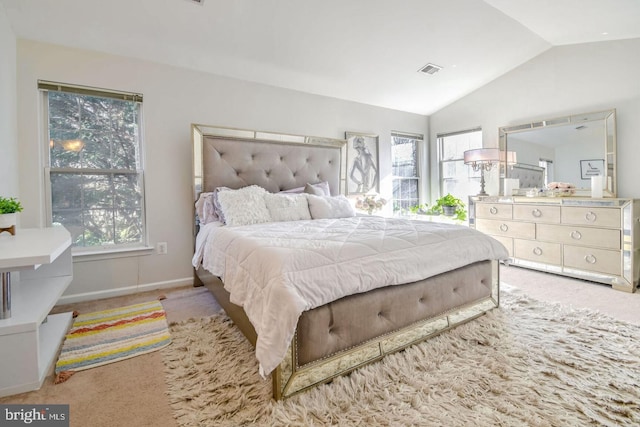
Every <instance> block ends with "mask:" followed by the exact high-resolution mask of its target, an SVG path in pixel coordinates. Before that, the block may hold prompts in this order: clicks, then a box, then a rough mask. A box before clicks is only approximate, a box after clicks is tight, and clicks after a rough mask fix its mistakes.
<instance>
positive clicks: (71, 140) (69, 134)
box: [38, 81, 146, 251]
mask: <svg viewBox="0 0 640 427" xmlns="http://www.w3.org/2000/svg"><path fill="white" fill-rule="evenodd" d="M38 87H39V89H40V90H41V91H42V93H43V97H44V108H45V115H44V116H45V120H47V122H46V129H47V144H48V166H49V167H48V168H47V171H46V178H47V191H48V196H49V197H48V199H49V200H48V201H47V203H48V207H49V213H50V215H51V216H50V218H51V223H53V224H62V225H64V226H65V227H66V228H67V229H68V230H69V232H70V233H71V237H72V242H73V245H74V247H76V248H84V250H85V251H86V249H88V248H91V249H96V248H102V249H124V248H127V247H135V246H137V247H139V246H142V245H144V244H146V232H145V224H144V218H145V213H144V189H143V169H142V156H141V122H142V121H141V112H142V95H139V94H130V93H123V92H115V91H104V90H100V89H92V88H86V87H80V86H70V85H64V84H58V83H51V82H43V81H39V82H38ZM80 250H83V249H80Z"/></svg>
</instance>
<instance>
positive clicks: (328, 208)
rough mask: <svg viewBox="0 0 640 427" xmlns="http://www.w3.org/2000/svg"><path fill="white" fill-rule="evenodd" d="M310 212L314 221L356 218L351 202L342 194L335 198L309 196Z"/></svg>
mask: <svg viewBox="0 0 640 427" xmlns="http://www.w3.org/2000/svg"><path fill="white" fill-rule="evenodd" d="M307 197H308V198H309V211H310V212H311V218H313V219H325V218H350V217H352V216H356V211H355V209H354V208H353V206H351V202H350V201H349V199H347V198H346V197H345V196H343V195H342V194H341V195H339V196H335V197H323V196H314V195H312V194H309V196H307Z"/></svg>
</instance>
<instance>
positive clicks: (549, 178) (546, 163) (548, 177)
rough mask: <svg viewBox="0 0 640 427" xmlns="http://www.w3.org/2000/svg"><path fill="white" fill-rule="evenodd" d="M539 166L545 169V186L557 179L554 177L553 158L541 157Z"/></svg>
mask: <svg viewBox="0 0 640 427" xmlns="http://www.w3.org/2000/svg"><path fill="white" fill-rule="evenodd" d="M538 166H540V167H541V168H542V169H544V185H545V186H546V185H547V184H549V183H550V182H553V181H555V178H554V177H553V160H548V159H540V160H539V161H538Z"/></svg>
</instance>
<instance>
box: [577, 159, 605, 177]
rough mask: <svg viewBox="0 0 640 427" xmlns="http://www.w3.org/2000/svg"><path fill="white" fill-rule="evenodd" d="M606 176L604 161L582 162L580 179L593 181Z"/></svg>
mask: <svg viewBox="0 0 640 427" xmlns="http://www.w3.org/2000/svg"><path fill="white" fill-rule="evenodd" d="M604 174H605V172H604V159H591V160H580V178H582V179H591V177H592V176H598V175H603V176H604Z"/></svg>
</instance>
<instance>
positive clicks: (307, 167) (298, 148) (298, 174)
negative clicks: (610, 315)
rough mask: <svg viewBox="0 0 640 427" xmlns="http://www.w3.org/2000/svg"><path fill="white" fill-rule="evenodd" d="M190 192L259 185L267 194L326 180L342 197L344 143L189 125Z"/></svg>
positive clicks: (344, 171) (344, 169) (324, 139)
mask: <svg viewBox="0 0 640 427" xmlns="http://www.w3.org/2000/svg"><path fill="white" fill-rule="evenodd" d="M193 136H194V190H195V196H196V197H197V196H198V195H199V193H200V192H202V191H205V192H208V191H213V190H214V189H215V188H217V187H229V188H240V187H244V186H247V185H254V184H255V185H259V186H261V187H263V188H265V189H266V190H268V191H270V192H274V193H275V192H278V191H282V190H288V189H291V188H296V187H302V186H304V185H305V184H307V183H316V182H320V181H327V182H328V183H329V188H330V189H331V194H332V195H337V194H340V193H343V192H344V183H345V181H344V180H345V176H346V162H345V155H344V153H345V150H346V141H344V140H339V139H329V138H317V137H308V136H297V135H284V134H274V133H267V132H257V131H245V130H236V129H227V128H219V127H210V126H201V125H193Z"/></svg>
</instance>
